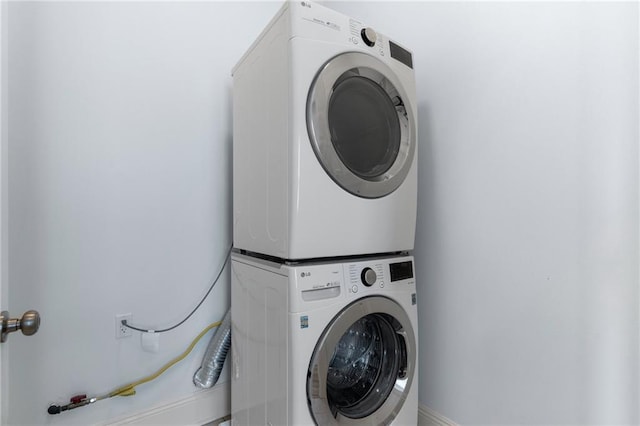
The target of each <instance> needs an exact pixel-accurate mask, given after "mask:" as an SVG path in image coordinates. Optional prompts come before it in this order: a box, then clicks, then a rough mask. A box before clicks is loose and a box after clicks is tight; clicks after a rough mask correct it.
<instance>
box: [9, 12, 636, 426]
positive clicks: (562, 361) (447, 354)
mask: <svg viewBox="0 0 640 426" xmlns="http://www.w3.org/2000/svg"><path fill="white" fill-rule="evenodd" d="M332 6H333V7H334V8H335V9H337V10H340V11H343V12H345V13H347V14H349V15H352V16H355V17H357V18H360V19H362V20H363V21H366V22H368V23H370V24H371V25H372V26H373V27H374V28H378V29H380V30H382V31H383V32H386V33H387V34H389V35H391V36H392V37H393V38H395V39H397V40H398V41H399V42H401V43H403V44H405V45H406V46H407V47H409V48H411V49H412V50H413V51H414V54H415V64H416V73H417V76H418V90H419V99H420V103H419V113H420V153H419V156H420V157H419V158H420V179H421V182H420V185H421V186H420V207H419V216H420V219H419V225H418V235H417V242H416V252H415V254H416V257H417V262H418V273H419V274H420V276H421V280H420V283H421V289H420V290H421V291H420V293H419V304H420V315H421V330H420V339H421V354H422V356H421V360H420V362H421V375H420V400H421V402H422V403H423V404H425V405H427V406H429V407H431V408H433V409H435V410H437V411H438V412H440V413H442V414H444V415H446V416H448V417H450V418H451V419H453V420H455V421H458V422H460V423H471V424H478V423H484V424H499V423H502V424H507V423H509V424H513V423H529V424H532V423H540V424H557V423H574V424H578V423H579V424H582V423H638V422H639V421H640V416H639V414H638V398H639V394H638V381H637V379H638V361H637V360H638V358H639V357H638V355H639V353H638V343H639V341H638V331H637V326H638V301H639V299H638V297H639V295H638V265H637V259H638V213H639V212H638V189H639V188H638V122H637V121H638V115H639V112H640V111H639V108H638V80H637V78H638V50H637V49H638V6H637V5H636V4H633V3H623V4H607V3H594V4H581V3H558V4H556V3H542V4H532V3H484V2H481V3H384V2H372V3H368V2H356V3H346V2H345V3H343V2H339V3H333V4H332ZM278 7H279V5H278V4H274V3H260V4H247V3H239V4H231V3H190V4H181V3H180V4H179V3H11V4H10V7H9V16H10V18H9V20H10V40H9V86H10V89H9V95H10V100H9V106H10V108H9V120H8V124H9V129H8V130H9V146H8V150H9V161H10V166H9V180H10V181H9V194H8V195H9V214H10V216H9V225H10V235H9V264H10V270H9V279H10V281H11V283H12V288H11V291H10V295H9V302H10V307H11V308H10V309H11V311H12V312H16V313H17V312H20V311H23V310H26V309H29V308H32V307H36V308H38V307H41V306H46V308H40V309H41V311H42V312H41V313H42V314H43V319H44V320H43V321H44V322H43V327H42V330H41V333H40V334H39V336H38V338H31V339H19V338H16V339H13V340H12V342H11V351H12V354H11V357H10V358H11V359H10V363H11V371H12V378H13V381H12V387H13V383H17V382H18V381H20V380H21V381H23V382H26V383H25V386H28V389H29V391H30V393H29V399H26V400H21V399H20V398H18V397H17V396H15V394H13V393H10V394H9V399H10V403H11V405H12V410H14V411H12V415H13V416H24V417H15V418H24V419H27V420H25V421H24V422H25V423H44V422H58V423H64V424H71V423H77V424H85V423H88V422H90V421H92V420H95V419H97V418H108V417H114V416H119V415H122V414H126V413H131V412H134V411H137V410H139V409H141V408H144V407H147V406H149V405H153V404H156V403H160V402H163V401H168V400H173V399H176V398H178V397H181V396H184V395H189V394H190V393H192V392H193V387H192V386H191V374H192V373H193V370H194V369H195V367H196V366H197V364H198V363H199V358H200V356H201V353H202V349H204V348H203V345H201V346H200V347H199V353H198V354H196V356H194V357H192V358H190V361H187V362H186V363H185V365H183V366H180V367H176V368H175V370H172V371H170V372H169V373H168V376H167V377H165V378H162V379H161V380H160V382H159V383H158V384H157V385H146V386H145V387H140V389H139V395H138V396H136V397H134V398H131V399H125V398H118V399H116V400H112V401H108V402H101V403H99V404H96V405H95V406H93V407H87V408H83V409H80V410H77V411H76V412H70V413H67V414H64V415H61V416H58V417H55V418H47V416H46V415H45V414H44V413H45V410H46V407H47V405H48V404H49V403H50V402H56V401H63V400H64V399H65V398H68V397H69V396H70V395H73V394H74V393H79V392H81V391H87V392H103V391H108V390H110V389H112V388H113V387H114V386H116V385H117V384H120V383H121V382H123V381H126V380H128V379H130V378H132V377H138V376H140V375H142V374H145V373H147V372H150V371H152V370H153V369H154V368H155V367H156V366H157V365H158V364H160V363H161V362H163V361H164V360H166V359H168V358H169V357H170V356H172V355H173V354H175V353H176V352H178V351H179V350H181V349H182V348H183V346H185V345H186V344H187V343H188V341H189V340H190V339H191V337H192V336H193V335H195V334H196V333H197V332H198V331H199V329H200V328H201V327H203V326H204V325H205V324H206V323H208V322H210V321H213V320H215V319H217V318H218V317H219V316H221V315H222V313H223V311H224V304H225V303H226V300H227V296H228V294H227V290H226V285H227V281H226V278H225V280H224V281H223V283H222V284H223V285H222V286H221V287H220V288H219V289H217V290H216V291H215V292H214V295H213V296H212V298H211V302H210V303H208V304H207V306H206V307H205V308H203V309H202V311H201V312H200V313H199V314H197V315H196V317H195V318H194V319H193V320H191V321H190V322H189V323H187V325H185V326H184V327H183V329H182V330H181V332H179V333H172V334H170V335H167V336H162V337H161V352H160V353H159V354H148V353H144V352H140V349H139V343H138V339H137V338H134V339H131V340H127V341H115V340H114V339H113V338H112V334H113V315H114V314H116V313H121V312H133V313H134V315H135V319H136V320H138V321H139V322H143V323H144V324H146V325H149V326H163V325H169V324H171V323H173V322H174V321H175V320H178V319H180V317H181V316H182V315H184V314H185V313H186V312H188V311H189V309H190V308H191V307H192V306H193V304H194V303H195V301H197V300H198V298H199V297H200V296H201V295H202V292H203V291H204V289H205V288H206V286H207V284H208V282H209V280H210V279H211V278H212V276H213V274H214V273H215V269H216V268H217V266H218V264H219V262H220V259H221V257H222V256H223V252H224V249H225V246H226V244H228V242H229V241H230V235H229V213H230V209H229V207H230V206H229V204H228V203H229V192H228V185H229V181H228V179H229V176H230V170H229V161H228V160H229V155H230V150H229V148H230V140H231V134H230V129H231V127H230V109H229V107H230V102H231V100H230V97H231V94H230V82H231V80H230V77H229V70H230V68H231V67H232V65H233V64H234V62H235V60H237V59H238V58H239V56H240V55H241V54H242V52H243V51H244V50H245V48H246V47H247V46H248V45H249V44H250V43H251V41H252V40H253V39H254V38H255V36H256V35H257V34H258V33H259V31H260V30H261V29H262V27H263V26H264V24H266V22H267V21H268V20H269V19H270V18H271V16H272V15H273V14H274V13H275V11H276V10H277V8H278ZM40 288H42V289H43V290H42V291H41V290H39V289H40ZM65 350H71V353H72V354H73V355H72V356H71V357H70V358H67V357H65V355H64V354H65V353H67V352H65ZM28 352H36V353H40V354H44V355H45V357H46V358H47V363H46V364H34V363H31V364H30V363H28V362H24V360H25V359H27V358H26V356H27V355H26V354H27V353H28ZM34 365H35V371H33V370H34V368H31V367H32V366H34ZM30 371H33V372H34V373H35V375H36V377H37V381H34V380H31V381H30V380H24V377H29V376H28V373H29V372H30ZM34 384H35V385H34ZM4 395H5V394H3V399H4Z"/></svg>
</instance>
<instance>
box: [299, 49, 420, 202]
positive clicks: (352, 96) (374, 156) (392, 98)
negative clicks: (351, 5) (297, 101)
mask: <svg viewBox="0 0 640 426" xmlns="http://www.w3.org/2000/svg"><path fill="white" fill-rule="evenodd" d="M307 130H308V133H309V139H310V140H311V144H312V146H313V149H314V151H315V153H316V156H317V157H318V160H319V161H320V163H321V164H322V167H323V168H324V169H325V171H326V172H327V173H328V174H329V176H331V178H332V179H333V180H334V181H335V182H336V183H337V184H338V185H340V186H341V187H342V188H344V189H345V190H347V191H348V192H350V193H352V194H355V195H357V196H360V197H364V198H379V197H384V196H386V195H388V194H390V193H391V192H393V191H395V190H396V189H397V188H398V187H399V186H400V185H401V184H402V182H403V181H404V179H405V177H406V176H407V174H408V172H409V169H410V168H411V164H412V161H413V156H414V153H415V146H416V123H415V117H413V113H412V109H411V108H410V107H409V105H408V97H407V93H406V92H405V89H404V87H403V86H402V84H401V82H400V80H399V79H398V77H397V76H396V74H395V73H394V72H393V71H392V70H391V68H389V66H387V65H386V64H385V63H384V62H382V61H380V60H379V59H377V58H375V57H373V56H370V55H367V54H364V53H359V52H348V53H343V54H341V55H338V56H336V57H334V58H333V59H331V60H329V61H328V62H327V63H326V64H325V65H324V66H323V67H322V68H321V70H320V71H319V72H318V74H317V75H316V78H315V80H314V82H313V84H312V85H311V89H310V91H309V96H308V99H307Z"/></svg>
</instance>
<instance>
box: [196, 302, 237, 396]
mask: <svg viewBox="0 0 640 426" xmlns="http://www.w3.org/2000/svg"><path fill="white" fill-rule="evenodd" d="M230 347H231V309H229V310H228V311H227V313H226V314H225V316H224V319H223V320H222V324H221V325H220V327H219V328H218V330H216V333H215V334H214V335H213V337H212V338H211V341H210V342H209V346H207V351H206V352H205V354H204V358H202V365H201V366H200V368H198V371H196V373H195V374H194V375H193V383H194V384H195V385H196V386H197V387H199V388H210V387H212V386H213V385H215V384H216V382H217V381H218V378H219V377H220V372H221V371H222V367H223V366H224V360H225V359H226V358H227V353H228V352H229V348H230Z"/></svg>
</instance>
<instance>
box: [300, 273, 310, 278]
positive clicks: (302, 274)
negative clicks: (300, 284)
mask: <svg viewBox="0 0 640 426" xmlns="http://www.w3.org/2000/svg"><path fill="white" fill-rule="evenodd" d="M300 276H301V277H302V278H304V277H310V276H311V272H303V273H301V274H300Z"/></svg>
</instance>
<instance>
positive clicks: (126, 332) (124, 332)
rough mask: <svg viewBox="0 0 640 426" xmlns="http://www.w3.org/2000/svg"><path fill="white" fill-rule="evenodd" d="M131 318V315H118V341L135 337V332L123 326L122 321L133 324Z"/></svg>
mask: <svg viewBox="0 0 640 426" xmlns="http://www.w3.org/2000/svg"><path fill="white" fill-rule="evenodd" d="M131 317H132V315H131V314H118V315H116V339H123V338H125V337H131V336H133V330H131V329H130V328H129V327H127V326H125V325H123V324H122V320H127V323H129V322H131Z"/></svg>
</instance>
